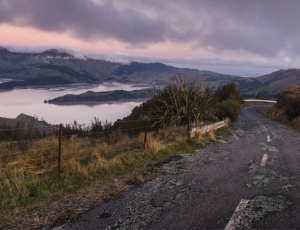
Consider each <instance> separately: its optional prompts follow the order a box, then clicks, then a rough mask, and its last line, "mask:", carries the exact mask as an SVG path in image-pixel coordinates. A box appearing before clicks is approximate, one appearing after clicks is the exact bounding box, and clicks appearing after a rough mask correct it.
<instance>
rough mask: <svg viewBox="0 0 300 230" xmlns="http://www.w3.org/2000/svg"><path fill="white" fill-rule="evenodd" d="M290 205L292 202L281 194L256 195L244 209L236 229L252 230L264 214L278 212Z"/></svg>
mask: <svg viewBox="0 0 300 230" xmlns="http://www.w3.org/2000/svg"><path fill="white" fill-rule="evenodd" d="M291 205H292V202H291V201H290V200H289V199H288V198H286V197H284V196H282V195H274V196H257V197H255V198H254V199H252V200H251V201H250V202H249V203H248V204H247V206H246V209H245V210H244V212H243V214H242V216H241V219H240V223H239V225H238V229H240V230H252V229H257V228H256V226H255V225H256V224H257V223H258V221H260V220H261V219H263V218H264V216H265V215H267V214H269V213H271V212H280V211H283V210H285V209H287V208H288V207H290V206H291Z"/></svg>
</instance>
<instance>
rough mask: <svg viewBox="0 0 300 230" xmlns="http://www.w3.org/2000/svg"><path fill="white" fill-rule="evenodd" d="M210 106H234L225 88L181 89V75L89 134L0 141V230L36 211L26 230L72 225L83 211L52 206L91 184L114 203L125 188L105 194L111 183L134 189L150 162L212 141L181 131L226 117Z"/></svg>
mask: <svg viewBox="0 0 300 230" xmlns="http://www.w3.org/2000/svg"><path fill="white" fill-rule="evenodd" d="M213 98H214V99H213ZM212 101H215V102H218V103H220V104H222V103H223V102H224V101H225V102H235V103H240V102H241V101H240V96H239V93H238V91H237V90H236V87H235V86H234V85H232V84H228V85H226V86H224V87H223V88H221V89H220V90H218V91H217V93H216V94H215V95H214V97H211V96H210V94H209V90H208V89H207V88H205V87H204V80H202V82H201V84H197V83H196V81H195V82H192V83H185V81H184V79H183V78H182V77H181V76H175V77H174V78H172V79H171V81H170V84H169V86H168V87H166V88H164V89H163V90H161V91H160V90H158V91H157V92H156V94H155V96H154V97H153V98H152V99H150V100H148V101H147V102H145V103H143V104H142V105H141V106H139V107H137V108H135V109H134V110H133V113H132V114H131V115H130V116H129V117H127V118H125V119H123V120H119V121H117V122H115V123H114V124H110V123H107V122H106V123H102V122H101V121H100V120H99V119H98V118H95V120H94V122H92V124H91V126H90V127H82V126H81V125H78V124H77V123H76V122H74V124H73V125H67V126H66V127H65V128H64V130H63V136H62V137H61V140H62V141H61V142H60V144H59V141H58V137H57V135H58V133H56V134H54V135H47V136H45V137H43V138H40V137H38V136H33V138H30V136H23V138H22V137H21V138H15V137H14V136H11V138H10V139H7V138H4V139H3V140H2V141H1V142H0V148H1V152H0V165H1V167H0V191H1V192H0V216H1V218H0V219H1V222H0V228H9V226H11V225H10V223H12V222H8V223H5V221H9V220H12V219H13V218H18V216H22V215H24V214H25V213H27V215H29V214H28V213H31V212H33V213H35V212H36V209H38V210H46V211H43V212H42V213H41V212H38V213H39V214H38V216H39V221H34V220H28V221H32V222H31V225H30V228H36V227H37V226H40V225H43V224H47V223H49V222H51V221H55V220H58V219H60V220H61V221H62V222H65V221H71V220H73V219H74V218H75V217H76V214H77V213H79V212H80V211H82V209H81V210H77V209H76V210H70V209H67V210H65V209H62V208H61V207H55V208H53V206H51V205H50V204H51V200H52V201H53V200H59V199H60V198H62V197H63V196H64V194H65V193H70V192H74V191H84V190H85V189H86V188H88V187H90V186H91V187H92V186H93V184H94V183H95V184H99V183H101V184H102V185H103V187H102V188H101V189H102V190H101V191H103V190H105V191H106V193H105V196H106V197H108V199H109V198H110V197H114V196H118V195H119V194H120V190H122V189H124V188H123V187H122V188H121V187H118V186H115V187H114V190H111V191H109V188H111V184H112V181H114V180H118V179H119V178H121V180H123V182H124V181H125V182H126V183H127V184H128V185H134V184H136V183H139V182H141V181H143V180H145V179H148V178H150V177H151V176H153V175H155V174H157V173H159V172H160V169H158V168H156V167H155V166H154V165H155V163H157V162H160V161H163V160H166V159H167V158H168V157H170V156H172V155H175V154H179V153H182V152H185V153H186V152H194V150H195V149H196V148H199V147H205V146H207V145H209V144H210V140H214V139H215V137H214V133H213V132H210V133H209V134H207V135H204V136H201V135H196V136H195V138H194V139H193V140H190V138H189V137H190V136H189V132H187V131H189V128H190V126H191V124H192V123H194V125H196V124H197V123H202V124H203V123H205V122H208V121H209V122H211V121H213V120H218V119H221V118H223V116H225V115H226V116H227V115H230V114H231V112H228V111H227V110H225V111H222V110H223V109H224V107H222V106H220V107H219V106H218V103H217V104H216V105H215V104H214V103H212ZM229 104H230V103H229ZM236 109H237V108H235V110H236ZM216 112H217V113H216ZM18 128H19V127H18ZM32 128H33V127H32ZM20 129H22V130H24V131H25V132H24V133H23V134H24V135H27V134H28V132H26V131H28V130H31V129H30V127H28V126H26V125H25V126H23V127H20ZM9 134H11V133H8V135H9ZM187 134H188V135H187ZM14 138H15V139H14ZM59 146H61V148H62V152H61V153H62V156H61V161H58V152H59V149H60V147H59ZM58 162H60V163H58ZM58 168H61V169H60V170H59V171H60V172H61V174H60V175H58V173H57V171H58V170H57V169H58ZM125 182H124V183H125ZM124 183H123V184H124ZM127 188H128V187H127ZM97 194H99V190H98V192H97ZM97 194H96V195H95V196H97ZM102 195H103V193H102ZM98 196H99V195H98ZM96 200H97V201H98V202H99V200H101V201H103V198H102V197H101V198H100V197H98V198H96ZM91 205H92V204H90V206H91ZM90 206H89V207H90ZM48 207H51V208H48ZM86 208H88V207H86ZM49 213H51V216H52V217H51V218H49ZM15 224H16V222H15V223H14V227H16V225H15ZM27 227H28V226H27Z"/></svg>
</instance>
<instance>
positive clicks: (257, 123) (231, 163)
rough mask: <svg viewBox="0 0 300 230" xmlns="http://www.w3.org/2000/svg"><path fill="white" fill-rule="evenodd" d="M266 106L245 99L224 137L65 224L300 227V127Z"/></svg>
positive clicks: (71, 226) (73, 226)
mask: <svg viewBox="0 0 300 230" xmlns="http://www.w3.org/2000/svg"><path fill="white" fill-rule="evenodd" d="M259 106H267V105H257V104H256V105H244V106H243V108H242V110H241V114H240V118H239V120H238V121H237V122H236V123H235V124H234V129H233V130H232V131H231V132H230V133H228V134H226V135H224V136H223V137H222V138H221V139H220V140H218V143H216V144H214V145H213V146H211V147H208V148H205V149H199V150H198V151H197V153H196V154H181V155H180V156H178V157H175V158H174V159H173V161H169V162H166V163H165V164H161V165H160V167H162V168H163V169H164V170H165V171H166V173H164V174H162V175H160V176H158V177H156V178H155V179H153V180H152V181H148V182H146V183H144V184H142V185H139V186H137V187H136V188H134V189H131V190H130V191H127V192H125V193H124V194H123V195H122V196H121V197H120V198H118V199H113V200H110V201H108V202H106V203H103V204H100V205H98V206H97V207H95V208H93V209H92V210H89V211H87V212H85V213H83V214H81V215H80V216H79V218H78V219H77V220H76V221H75V222H72V223H69V224H67V225H65V226H60V227H59V229H66V230H67V229H225V228H226V229H234V228H235V227H236V226H237V227H238V228H240V229H299V228H300V192H299V191H300V144H299V143H300V134H299V133H297V132H296V131H293V130H291V129H289V128H287V127H285V126H281V125H278V124H276V123H274V122H271V121H269V120H267V119H265V118H263V117H261V116H260V115H259V114H258V113H257V112H256V108H257V107H259ZM240 202H241V203H242V204H243V202H244V207H243V205H242V206H239V207H238V205H239V203H240ZM237 207H238V208H237ZM239 209H240V212H237V213H235V210H239ZM232 217H233V218H232Z"/></svg>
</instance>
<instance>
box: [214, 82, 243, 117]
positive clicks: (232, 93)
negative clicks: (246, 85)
mask: <svg viewBox="0 0 300 230" xmlns="http://www.w3.org/2000/svg"><path fill="white" fill-rule="evenodd" d="M242 102H243V98H242V97H241V96H240V93H239V91H238V90H237V88H236V84H235V83H228V84H226V85H224V86H223V87H222V88H218V89H217V90H216V92H215V93H214V95H213V98H212V102H211V103H212V107H214V108H215V114H216V116H217V117H218V119H224V118H226V117H229V118H230V120H231V121H235V120H236V119H237V118H238V115H239V112H240V108H241V103H242Z"/></svg>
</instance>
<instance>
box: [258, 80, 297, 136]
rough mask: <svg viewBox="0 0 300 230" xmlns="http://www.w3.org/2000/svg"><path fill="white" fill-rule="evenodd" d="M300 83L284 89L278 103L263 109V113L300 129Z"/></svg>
mask: <svg viewBox="0 0 300 230" xmlns="http://www.w3.org/2000/svg"><path fill="white" fill-rule="evenodd" d="M299 105H300V84H299V85H292V86H289V87H286V88H284V89H282V90H281V91H280V93H279V95H278V98H277V103H276V104H275V105H274V107H272V108H268V109H264V110H262V113H263V115H265V116H266V117H267V118H270V119H272V120H274V121H277V122H279V123H282V124H285V125H288V126H291V127H292V128H294V129H297V130H299V131H300V106H299Z"/></svg>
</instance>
